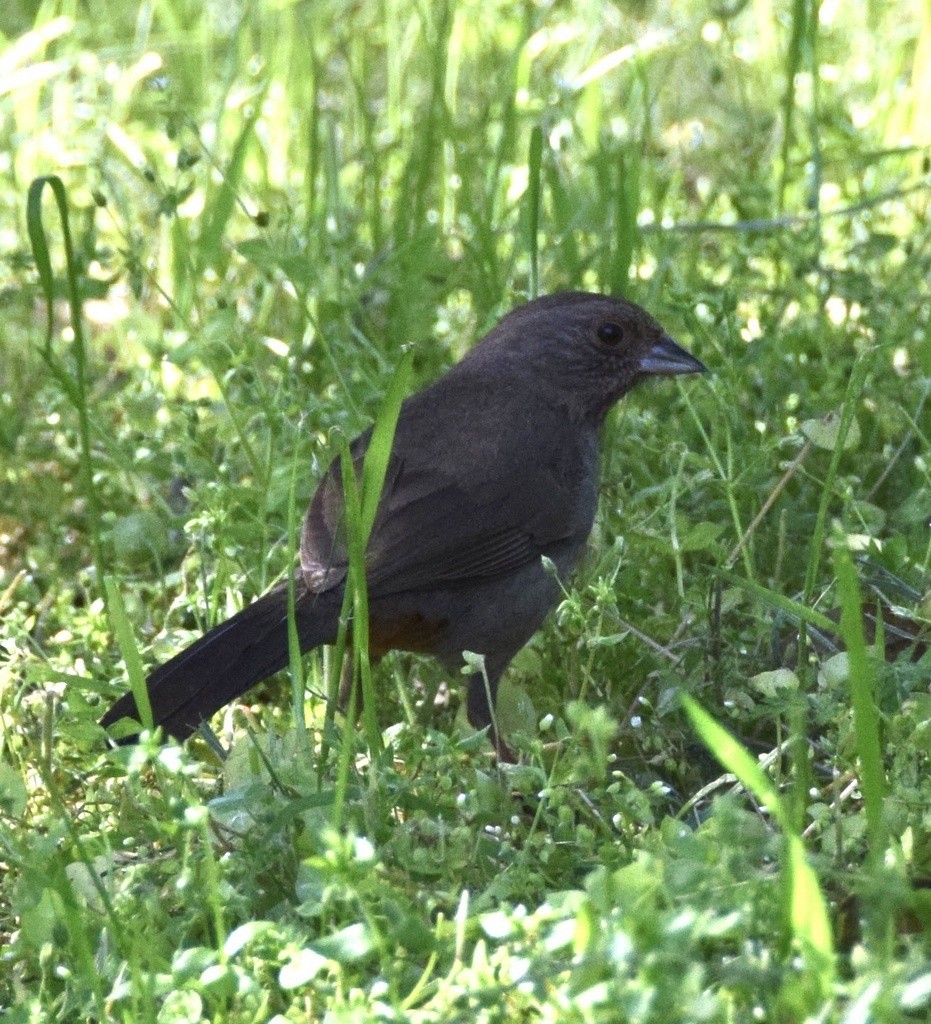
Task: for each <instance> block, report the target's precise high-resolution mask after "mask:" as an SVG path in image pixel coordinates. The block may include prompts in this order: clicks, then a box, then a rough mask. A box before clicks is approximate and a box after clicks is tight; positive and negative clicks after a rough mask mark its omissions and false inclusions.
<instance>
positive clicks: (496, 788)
mask: <svg viewBox="0 0 931 1024" xmlns="http://www.w3.org/2000/svg"><path fill="white" fill-rule="evenodd" d="M91 15H93V16H91ZM929 47H931V22H929V20H928V12H927V10H926V9H925V6H922V5H919V4H909V3H905V2H896V3H893V4H890V5H887V6H886V7H883V8H879V7H876V6H875V5H874V6H872V7H867V8H864V9H863V10H862V11H861V9H860V8H859V7H858V6H857V5H832V4H827V3H823V4H821V5H816V4H806V3H795V4H792V5H782V6H777V5H773V4H770V3H765V2H760V3H755V4H753V5H744V6H741V5H737V6H736V7H732V8H730V9H728V10H727V11H725V10H724V9H723V8H720V9H719V8H716V9H715V10H714V12H711V11H710V9H708V8H706V7H703V6H701V5H699V4H695V3H688V4H682V5H676V6H675V7H673V8H672V9H671V10H669V11H665V10H663V9H661V8H659V7H653V6H650V5H620V6H617V5H615V6H607V7H606V6H605V5H601V4H599V5H594V4H577V5H573V6H564V7H559V6H556V7H544V6H543V5H535V4H530V5H525V6H524V7H522V8H520V9H515V8H514V7H513V6H512V5H506V4H501V3H493V4H482V5H479V4H477V3H475V2H473V0H455V2H454V0H446V2H443V3H439V4H434V5H413V4H409V3H406V2H404V0H394V2H392V3H384V4H377V3H372V4H364V5H356V6H355V7H352V8H345V7H340V6H337V5H332V4H325V3H314V4H303V3H296V4H291V5H271V4H264V5H263V4H254V5H246V7H244V8H242V9H233V8H231V9H230V11H229V12H228V13H222V14H221V13H220V12H219V10H218V9H216V8H211V7H209V6H202V7H193V8H192V7H189V6H185V5H183V4H179V3H175V2H172V0H155V2H153V3H151V4H147V5H134V4H123V5H120V6H119V7H118V8H117V9H116V10H108V12H107V15H106V17H105V18H102V17H98V16H97V15H96V14H94V13H93V12H90V13H89V12H88V9H87V8H86V7H81V6H79V5H76V4H74V3H72V2H66V0H61V2H59V3H57V4H44V5H41V6H40V5H36V4H26V3H20V4H13V5H7V8H6V9H5V10H4V11H3V12H2V13H0V135H2V138H3V140H4V145H3V147H2V150H0V154H2V156H0V224H2V225H3V226H2V228H0V303H2V309H3V327H2V330H0V412H2V415H0V620H2V623H3V628H2V634H0V722H2V731H0V863H2V865H3V867H4V871H3V872H2V873H0V1006H2V1007H3V1008H4V1010H5V1019H9V1020H10V1021H13V1022H17V1021H29V1020H46V1019H48V1020H80V1021H87V1020H101V1021H110V1020H114V1021H123V1020H126V1021H129V1020H132V1021H150V1020H151V1021H155V1020H158V1021H175V1020H177V1021H195V1020H199V1019H209V1020H211V1021H223V1022H227V1021H228V1022H237V1024H238V1022H241V1021H242V1022H244V1021H253V1020H262V1021H268V1020H275V1021H285V1020H294V1021H297V1020H317V1019H319V1020H327V1021H334V1022H335V1021H338V1020H344V1019H345V1020H349V1019H352V1020H404V1021H416V1022H428V1021H439V1020H442V1021H459V1020H462V1021H473V1020H479V1021H514V1020H528V1021H536V1020H540V1021H547V1020H559V1021H570V1022H571V1021H585V1022H588V1021H606V1022H607V1021H617V1020H631V1021H656V1022H663V1024H667V1022H676V1021H699V1020H701V1021H709V1020H710V1021H744V1020H768V1021H770V1020H771V1021H796V1020H806V1019H810V1020H825V1021H835V1020H836V1021H845V1022H847V1021H859V1020H870V1021H912V1020H921V1019H924V1018H925V1017H926V1016H927V1014H928V1008H929V1006H931V980H929V979H931V972H929V967H928V963H929V937H931V905H929V901H928V899H927V882H928V878H929V876H931V870H929V864H931V843H929V836H931V825H929V822H928V812H927V808H928V806H929V804H931V792H929V783H928V779H929V777H931V772H929V763H928V761H929V753H928V752H929V749H931V745H929V741H928V723H929V721H931V696H929V692H928V667H927V666H928V657H929V656H928V655H927V654H926V653H923V652H924V648H923V647H922V646H920V645H919V646H917V647H916V646H915V645H914V644H912V643H911V642H910V639H909V638H910V637H913V636H914V635H918V634H920V633H921V632H922V630H924V629H926V626H927V622H928V618H929V605H928V597H927V595H928V593H929V589H931V587H929V579H931V541H929V536H928V529H927V517H928V509H929V508H931V472H929V462H928V451H929V448H931V444H929V438H931V420H929V416H928V411H927V399H928V391H929V386H928V380H929V378H931V344H929V340H931V339H929V319H928V303H927V281H928V280H929V279H931V234H929V230H928V224H927V205H928V194H929V188H931V178H929V161H931V127H929V122H928V114H927V104H926V103H925V102H924V95H925V92H926V88H925V86H926V84H927V68H926V63H927V60H926V58H927V54H928V52H929ZM877 54H881V55H882V60H877V59H875V58H876V55H877ZM48 174H54V175H58V176H60V178H61V180H62V182H63V184H64V199H65V201H66V205H67V210H68V213H69V217H70V224H71V236H72V243H73V251H74V259H73V261H72V263H71V264H70V269H71V270H73V271H74V272H75V273H76V282H77V284H78V286H79V288H80V295H81V306H82V310H83V316H84V333H83V340H82V335H81V333H80V331H79V330H78V331H77V332H76V331H75V325H76V323H77V321H76V320H75V319H74V317H73V315H72V314H71V313H70V312H69V308H68V302H69V293H68V279H67V275H68V272H69V265H68V264H66V261H65V259H64V251H63V247H62V243H61V238H62V235H61V226H60V224H61V222H60V219H59V211H58V207H57V206H56V205H55V204H54V203H53V202H52V201H51V200H50V193H49V190H48V189H46V190H45V192H44V198H43V201H42V216H43V220H44V225H45V231H46V234H47V236H48V239H49V244H50V268H51V275H52V278H53V281H52V287H53V288H54V290H55V294H56V296H57V298H56V301H55V303H54V304H53V307H52V334H51V340H50V341H49V342H47V341H46V337H45V316H46V312H45V309H46V307H45V303H44V299H43V292H42V288H41V286H40V279H39V275H38V274H37V272H36V266H35V263H34V259H35V255H34V254H35V246H34V245H32V246H31V245H30V240H29V231H28V229H27V214H26V211H27V202H26V201H27V193H28V190H29V186H30V183H31V182H33V181H35V180H36V179H38V178H40V177H41V176H43V175H48ZM565 287H584V288H592V289H601V290H605V291H612V290H613V291H623V292H624V293H625V294H627V295H629V296H630V297H631V298H633V299H635V300H636V301H638V302H641V303H642V304H644V305H645V306H647V307H648V308H649V309H650V310H651V311H652V312H653V313H655V315H656V316H657V317H659V319H660V320H661V321H662V322H663V323H664V324H665V325H666V326H667V327H668V329H669V330H670V332H671V333H672V334H673V335H674V336H676V337H677V338H679V339H680V340H681V341H683V342H684V343H685V344H686V345H687V346H688V347H689V348H691V349H693V350H694V351H695V352H696V354H697V355H698V356H700V357H701V358H702V360H703V361H704V362H706V363H707V364H708V365H709V366H710V367H711V368H712V369H713V371H714V372H713V374H712V375H709V376H708V377H707V378H706V379H703V380H702V381H700V382H697V381H687V382H684V383H673V382H670V381H666V382H662V383H659V384H653V385H646V386H644V387H643V388H642V389H640V390H639V391H638V392H637V393H636V394H635V395H633V396H631V397H630V399H629V400H625V401H624V402H623V403H622V405H621V407H620V408H619V409H618V410H617V412H616V413H615V414H614V415H613V417H612V418H611V420H610V422H609V423H608V425H607V427H606V432H605V444H604V460H603V461H604V471H603V480H602V495H601V504H600V511H599V518H598V522H597V525H596V529H595V532H594V533H593V537H592V542H591V544H590V550H589V552H588V554H587V556H586V559H585V561H584V564H583V565H582V567H581V569H580V571H579V572H578V573H577V575H576V577H575V578H574V580H573V585H572V588H571V589H570V590H568V591H567V592H566V594H565V599H564V601H563V602H562V604H561V605H560V607H559V609H558V610H557V611H556V613H555V614H554V615H552V616H551V617H550V620H549V621H548V623H547V625H546V627H545V628H544V629H543V630H542V631H541V633H540V634H539V635H538V636H537V637H535V638H534V640H533V641H532V642H531V644H530V645H529V646H528V647H527V648H526V649H525V650H524V651H523V652H521V654H520V655H519V656H518V658H517V659H515V662H514V664H513V665H512V667H511V669H510V670H509V673H508V675H507V678H506V684H505V685H503V687H502V694H501V698H500V700H499V705H498V717H499V722H500V724H501V725H502V726H503V727H504V728H505V730H507V731H508V732H509V735H510V736H512V737H513V742H515V743H517V744H518V745H520V746H521V748H522V749H523V751H524V756H523V763H522V764H521V765H520V766H518V767H515V768H513V769H505V768H500V767H496V766H495V765H494V763H493V761H492V759H491V757H490V755H489V750H488V745H487V743H486V741H485V740H484V739H482V738H481V737H475V736H472V735H471V734H470V732H469V730H468V729H467V728H466V727H465V726H464V722H463V714H462V710H461V694H460V691H459V686H458V682H459V681H458V680H456V679H451V678H449V677H448V676H446V675H445V674H444V673H443V672H441V671H440V669H439V668H438V667H437V666H435V665H433V664H432V663H430V662H427V661H419V660H416V659H412V658H407V657H402V656H392V657H390V658H388V659H385V660H384V661H383V662H382V663H381V664H379V665H378V666H376V667H375V668H374V669H373V671H372V676H371V689H372V690H373V691H374V694H373V699H371V700H367V701H366V702H365V711H366V714H367V718H366V722H365V725H364V726H363V727H362V728H361V729H360V730H354V729H351V728H347V726H346V721H345V720H344V719H343V718H342V717H341V716H339V715H335V716H334V715H332V714H331V713H328V712H327V708H326V700H325V697H326V694H327V693H328V692H331V691H332V686H333V681H334V680H335V679H336V678H337V676H338V673H339V664H338V663H337V662H336V660H335V658H334V656H333V654H332V653H326V652H324V653H323V654H319V655H314V656H312V657H310V658H308V659H306V661H305V663H304V664H303V666H295V668H297V669H299V671H297V672H296V673H295V674H294V675H293V677H292V679H291V682H290V684H289V683H288V682H287V681H284V680H278V681H273V682H270V683H268V684H265V685H263V686H262V687H260V688H259V689H258V690H257V691H255V692H253V693H251V694H249V695H248V697H247V698H246V699H245V701H243V702H242V703H240V704H239V705H238V706H237V707H236V708H235V709H233V710H232V711H230V712H229V713H226V714H224V715H221V716H218V718H217V720H216V721H215V723H214V725H215V727H216V729H217V731H218V733H219V734H220V737H221V740H222V741H223V742H224V744H225V745H226V746H228V747H230V748H231V750H230V754H229V756H228V757H227V758H226V760H225V761H222V762H221V761H220V760H218V759H217V757H216V755H215V754H214V753H213V752H212V751H211V750H210V749H209V748H208V747H207V745H206V744H204V743H202V742H200V741H199V740H195V741H192V742H191V743H189V744H188V746H187V747H186V748H185V749H183V750H182V749H179V748H177V747H175V746H167V747H161V746H157V745H154V744H152V743H150V742H144V743H143V744H141V745H140V746H139V747H136V748H131V749H121V750H119V751H109V750H107V749H106V747H105V745H104V741H103V736H102V734H101V732H100V730H99V728H98V727H97V725H96V721H97V718H98V717H99V714H100V712H101V709H102V708H103V706H104V705H105V703H106V702H107V701H108V700H109V699H111V698H112V697H113V696H115V695H116V694H117V693H119V692H122V691H123V690H124V689H125V687H126V686H127V685H128V681H127V669H126V667H125V666H124V661H125V662H126V664H128V665H129V666H130V669H129V673H130V674H136V673H137V672H138V669H137V668H136V667H134V663H135V662H136V660H137V659H139V660H141V662H142V663H143V664H144V665H146V666H148V665H151V664H153V663H155V662H156V661H158V660H159V659H161V658H164V657H166V656H168V655H170V654H171V653H174V652H175V651H177V650H178V649H180V648H181V647H182V646H183V645H184V644H185V643H186V642H188V641H189V640H191V639H193V638H194V637H195V636H196V635H198V634H199V633H200V632H201V631H202V630H203V629H204V628H205V627H207V626H209V625H211V624H213V623H214V622H217V621H219V620H221V619H222V618H224V617H226V616H227V615H228V614H230V613H231V612H232V611H234V610H236V609H237V608H239V607H241V606H242V605H243V603H245V602H246V601H248V600H249V599H250V598H251V597H253V596H255V595H256V594H258V593H260V592H261V591H262V590H263V589H265V588H266V587H267V586H268V585H269V584H270V583H271V582H272V581H273V580H275V579H276V578H278V577H279V576H280V574H281V573H282V572H283V571H284V570H285V568H286V567H287V566H288V565H289V564H290V563H291V561H292V560H293V557H294V543H295V530H294V526H295V523H296V520H297V517H298V516H299V515H300V513H301V510H302V509H303V507H304V505H305V504H306V502H307V500H308V499H309V497H310V495H311V493H312V491H313V487H314V484H315V481H316V480H317V479H319V477H320V475H321V474H322V472H323V470H324V469H325V467H326V465H327V464H328V462H329V461H330V460H331V459H332V458H333V457H335V456H337V455H338V454H339V452H340V451H341V450H343V448H344V446H345V441H346V440H347V439H350V438H352V437H353V436H355V434H356V433H357V432H358V431H359V430H361V429H362V428H364V427H365V426H366V425H367V424H368V423H370V422H371V421H372V420H373V419H374V417H375V416H376V415H377V414H378V412H379V410H380V409H381V408H382V407H383V406H384V405H385V401H386V396H390V394H391V392H392V386H393V385H392V381H393V380H394V381H397V380H401V379H403V374H402V376H401V377H400V378H396V377H395V376H394V374H395V369H396V368H397V367H398V366H399V365H402V364H403V366H404V367H405V368H406V367H407V366H408V363H409V369H405V372H406V373H409V378H410V379H409V384H408V386H409V387H410V388H411V389H412V388H415V387H418V386H420V385H422V384H424V383H426V382H428V381H430V380H432V379H433V378H434V377H435V376H436V375H438V374H439V373H440V372H442V370H443V369H444V368H445V367H447V366H449V365H450V364H451V363H452V362H454V361H455V360H456V359H458V358H459V357H460V356H461V355H462V354H463V352H464V351H466V350H467V349H468V347H469V346H470V344H471V343H472V341H473V340H474V339H475V338H476V337H478V336H479V335H480V334H481V333H482V332H483V331H484V330H486V329H487V328H488V327H489V326H490V325H491V324H492V323H493V322H494V321H495V319H496V318H497V316H499V315H500V314H501V313H502V312H504V311H505V310H506V309H508V308H510V307H511V306H512V305H514V304H515V303H517V302H518V301H521V300H522V299H523V298H524V297H526V296H527V295H529V294H534V293H535V292H536V291H537V290H539V291H540V292H541V293H545V292H548V291H553V290H556V289H558V288H565ZM389 419H390V417H389ZM372 473H373V474H374V475H376V476H377V467H375V468H373V469H372ZM365 495H366V491H365V485H364V484H363V492H362V495H361V496H360V529H362V530H363V532H364V526H365V522H366V521H367V520H366V515H367V514H368V513H370V511H371V510H370V508H369V509H368V513H367V512H366V509H367V508H368V506H367V505H366V497H365ZM360 536H361V535H360ZM877 607H878V608H879V609H880V612H881V614H880V615H879V616H878V621H876V617H875V615H874V613H875V610H876V608H877ZM871 615H872V616H873V618H870V616H871ZM874 622H875V625H874ZM883 655H885V656H883ZM305 688H306V699H305V697H304V696H303V694H304V691H305ZM682 694H686V695H689V696H690V697H691V698H693V699H694V701H697V702H698V703H699V704H700V705H701V707H703V708H704V709H705V710H706V711H708V712H710V714H711V717H712V719H714V720H715V721H716V722H717V723H718V726H717V727H716V726H715V724H714V721H713V722H711V723H708V722H706V721H704V719H701V718H700V715H699V721H698V723H697V724H695V725H693V722H692V719H691V718H690V717H689V715H688V714H686V713H685V712H684V710H683V706H682V701H681V699H680V698H681V695H682ZM301 705H303V706H302V707H301ZM296 707H299V708H300V710H301V712H302V714H300V715H298V716H295V708H296ZM688 707H694V704H693V703H688ZM720 726H724V727H725V729H721V728H720ZM725 730H726V731H725ZM700 737H701V738H700ZM706 743H707V746H705V744H706ZM748 752H749V753H748ZM725 771H728V772H733V773H734V774H733V775H728V774H724V772H725ZM738 780H739V781H738ZM744 787H746V788H744ZM822 908H826V917H825V916H824V914H822V912H821V910H822Z"/></svg>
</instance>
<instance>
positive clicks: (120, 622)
mask: <svg viewBox="0 0 931 1024" xmlns="http://www.w3.org/2000/svg"><path fill="white" fill-rule="evenodd" d="M103 582H104V588H105V590H106V594H107V612H108V614H109V616H110V628H111V629H112V630H113V634H114V636H115V637H116V642H117V646H118V647H119V649H120V654H121V655H122V656H123V662H124V663H125V665H126V674H127V675H128V676H129V685H130V688H131V689H132V692H133V697H135V699H136V708H137V710H138V712H139V721H140V722H141V723H142V728H143V729H152V728H154V726H153V722H152V705H151V704H150V703H149V692H148V690H147V689H146V685H145V670H144V669H143V667H142V659H141V658H140V657H139V648H138V646H137V645H136V639H135V637H134V636H133V631H132V626H130V624H129V619H128V618H127V616H126V609H125V607H124V605H123V598H122V596H121V594H120V591H119V588H118V587H117V585H116V582H115V581H114V580H112V579H110V578H109V577H108V578H107V579H105V580H104V581H103Z"/></svg>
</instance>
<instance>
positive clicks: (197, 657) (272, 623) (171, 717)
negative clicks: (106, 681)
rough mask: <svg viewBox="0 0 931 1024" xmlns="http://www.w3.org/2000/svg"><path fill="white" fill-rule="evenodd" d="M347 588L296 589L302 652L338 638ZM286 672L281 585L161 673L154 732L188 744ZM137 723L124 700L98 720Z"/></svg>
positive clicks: (156, 682)
mask: <svg viewBox="0 0 931 1024" xmlns="http://www.w3.org/2000/svg"><path fill="white" fill-rule="evenodd" d="M341 603H342V588H336V589H335V590H333V591H327V592H325V593H323V594H319V595H318V594H311V593H308V592H306V591H303V592H302V586H301V583H300V582H298V583H297V594H296V595H295V623H296V625H297V634H298V639H299V642H300V647H301V651H302V652H304V651H309V650H312V649H313V648H314V647H319V646H320V645H321V644H325V643H330V642H332V641H333V640H334V639H335V637H336V632H337V626H338V620H339V611H340V605H341ZM287 664H288V588H287V584H282V585H280V586H278V587H276V588H275V589H274V590H270V591H269V592H268V593H267V594H265V595H264V596H263V597H260V598H259V599H258V600H257V601H255V602H253V603H252V604H250V605H249V606H248V607H247V608H244V609H243V610H242V611H241V612H238V613H237V614H236V615H234V616H233V617H232V618H230V619H227V620H226V622H221V623H220V625H218V626H214V628H213V629H211V630H210V632H209V633H205V634H204V636H202V637H201V638H200V639H199V640H196V641H195V642H194V643H193V644H191V646H190V647H187V648H185V650H183V651H181V653H180V654H177V655H175V657H173V658H172V659H171V660H170V661H166V662H165V663H164V665H159V666H158V668H156V669H155V670H154V671H153V672H152V673H151V674H150V675H149V677H148V679H147V680H146V688H147V689H148V691H149V703H150V704H151V706H152V719H153V722H154V724H155V725H160V726H162V728H163V729H164V730H165V732H167V733H168V734H170V735H171V736H174V737H175V739H178V740H183V739H186V738H187V737H188V736H190V735H191V733H192V732H194V730H195V729H196V728H197V727H198V725H199V724H200V723H201V722H203V721H205V720H206V719H208V718H209V717H210V716H211V715H212V714H213V713H214V712H215V711H219V709H220V708H222V707H223V706H224V705H226V704H229V703H230V702H231V701H234V700H235V699H236V698H237V697H239V696H241V695H242V694H244V693H245V692H246V691H247V690H249V689H251V687H253V686H255V685H256V683H259V682H261V681H262V680H263V679H265V678H267V677H268V676H270V675H272V673H274V672H277V671H278V670H279V669H282V668H284V667H285V666H286V665H287ZM121 718H135V719H136V720H137V721H138V720H139V712H138V709H137V707H136V700H135V698H134V697H133V695H132V694H131V693H127V694H124V695H123V696H122V697H120V699H119V700H118V701H116V702H115V703H114V704H113V705H112V706H111V707H110V708H109V709H108V711H107V713H106V714H105V715H104V716H103V718H102V719H101V722H100V724H101V725H102V726H104V728H106V727H107V726H110V725H112V724H113V723H114V722H117V721H119V719H121Z"/></svg>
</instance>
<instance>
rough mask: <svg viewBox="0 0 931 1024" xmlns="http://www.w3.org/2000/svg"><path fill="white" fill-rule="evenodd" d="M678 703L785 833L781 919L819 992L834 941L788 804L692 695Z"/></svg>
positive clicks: (830, 969) (829, 978)
mask: <svg viewBox="0 0 931 1024" xmlns="http://www.w3.org/2000/svg"><path fill="white" fill-rule="evenodd" d="M682 703H683V705H684V707H685V710H686V713H687V714H688V716H689V719H690V720H691V722H692V725H693V726H694V728H695V731H696V732H697V733H698V735H699V737H700V738H701V740H702V742H703V743H704V744H705V746H706V747H707V748H708V749H709V750H710V751H711V753H712V754H713V755H714V756H715V758H717V760H718V761H719V762H720V763H721V765H722V766H723V767H724V768H725V769H726V770H727V771H729V772H732V773H733V774H734V775H736V776H737V778H738V780H739V781H740V782H741V784H742V785H743V786H744V787H745V788H746V789H748V790H749V791H750V793H752V794H753V796H754V797H755V798H756V799H757V800H758V801H759V802H760V803H761V804H762V805H763V807H765V808H766V810H767V811H768V812H769V813H770V814H771V815H772V817H773V820H774V821H776V823H777V824H778V825H779V826H780V828H781V829H782V831H783V833H784V834H785V837H786V847H785V851H784V854H783V857H784V860H783V866H784V868H785V871H786V876H787V877H786V884H787V892H788V897H789V907H788V913H787V923H788V925H789V928H790V930H791V933H792V937H793V939H794V940H795V942H796V944H797V946H798V948H799V949H800V950H801V951H802V953H803V955H804V956H805V957H806V960H807V962H808V969H809V972H810V974H811V976H812V979H813V980H814V981H815V982H816V984H817V987H818V989H819V993H818V994H819V998H822V997H823V996H825V995H827V993H828V992H830V990H831V986H832V984H833V980H834V941H833V936H832V931H831V921H830V918H829V916H828V909H827V902H826V901H825V898H824V893H823V891H822V889H821V885H820V883H819V881H818V877H817V875H816V874H815V872H814V870H813V869H812V867H811V865H810V864H809V863H808V859H807V856H806V853H805V847H804V844H803V843H802V840H801V838H800V837H799V836H798V835H797V834H796V833H795V832H794V831H793V830H792V828H791V820H790V815H789V812H788V809H787V808H786V806H785V804H784V803H783V801H782V800H781V799H780V797H779V794H778V793H777V792H776V788H775V786H774V785H773V784H772V782H770V780H769V778H768V777H767V775H766V774H765V772H764V771H763V769H762V768H761V767H760V766H759V764H758V763H757V761H756V759H755V758H754V757H753V756H752V755H751V754H750V753H749V752H748V751H747V750H746V749H745V748H744V747H743V746H742V745H741V744H740V743H738V742H737V740H735V739H734V737H733V736H731V734H730V733H729V732H728V731H727V730H726V729H724V728H723V727H722V726H721V725H719V724H718V723H717V722H716V721H715V720H714V719H713V718H712V717H711V715H709V714H708V712H707V711H705V710H704V708H702V707H701V705H699V704H698V702H697V701H695V700H693V699H692V698H691V697H689V696H688V695H687V694H683V696H682Z"/></svg>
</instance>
